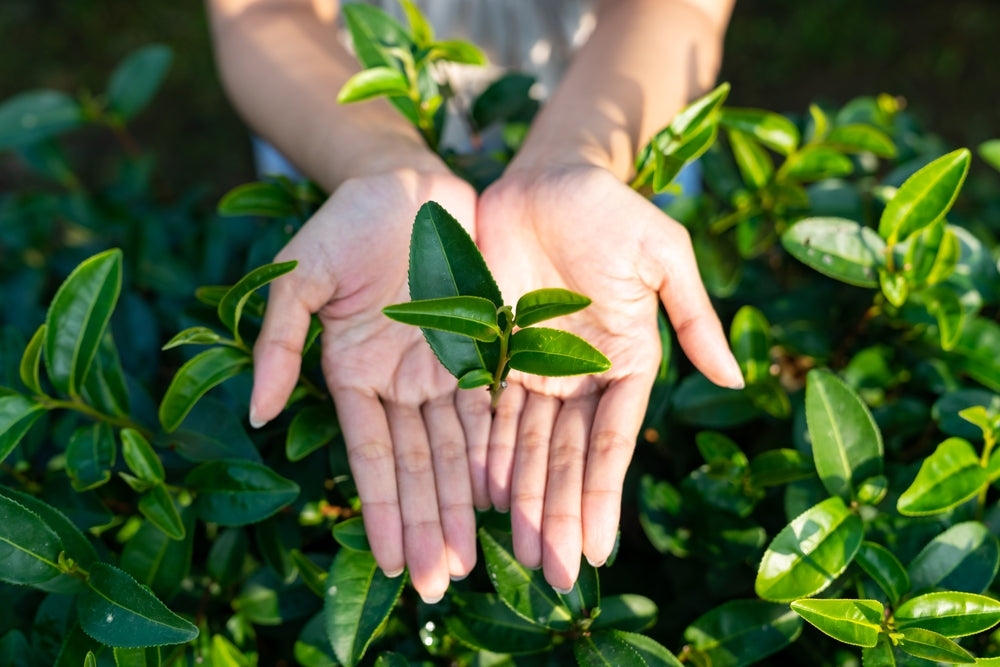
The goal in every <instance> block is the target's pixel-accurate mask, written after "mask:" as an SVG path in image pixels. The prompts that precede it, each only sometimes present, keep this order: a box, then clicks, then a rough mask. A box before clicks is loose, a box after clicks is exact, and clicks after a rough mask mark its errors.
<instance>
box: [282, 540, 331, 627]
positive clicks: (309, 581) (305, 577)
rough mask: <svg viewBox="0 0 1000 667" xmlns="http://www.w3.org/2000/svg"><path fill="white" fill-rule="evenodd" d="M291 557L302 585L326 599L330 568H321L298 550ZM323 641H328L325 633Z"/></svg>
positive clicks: (290, 553) (290, 554)
mask: <svg viewBox="0 0 1000 667" xmlns="http://www.w3.org/2000/svg"><path fill="white" fill-rule="evenodd" d="M289 556H290V557H291V560H292V563H293V564H294V566H295V568H296V569H297V570H298V573H299V576H300V577H302V583H304V584H305V585H306V586H307V587H308V588H309V590H311V591H312V592H313V593H315V594H316V595H318V596H319V597H324V596H325V595H326V580H327V579H328V578H329V577H330V573H329V572H328V571H327V570H328V568H322V567H320V566H319V565H317V564H316V563H315V562H314V561H313V559H312V558H310V557H308V556H306V555H305V554H304V553H302V552H301V551H299V550H298V549H292V550H291V551H289ZM323 640H324V641H326V632H324V633H323Z"/></svg>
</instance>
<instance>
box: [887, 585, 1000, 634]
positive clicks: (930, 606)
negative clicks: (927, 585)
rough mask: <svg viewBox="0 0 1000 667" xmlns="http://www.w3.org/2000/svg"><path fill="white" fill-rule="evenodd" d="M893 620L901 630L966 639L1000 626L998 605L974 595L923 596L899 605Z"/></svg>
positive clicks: (941, 593)
mask: <svg viewBox="0 0 1000 667" xmlns="http://www.w3.org/2000/svg"><path fill="white" fill-rule="evenodd" d="M893 618H894V619H895V621H896V627H898V628H899V629H901V630H902V629H905V628H923V629H924V630H930V631H932V632H937V633H940V634H942V635H944V636H945V637H965V636H967V635H974V634H978V633H980V632H984V631H986V630H989V629H990V628H992V627H993V626H994V625H996V624H997V623H998V622H1000V602H997V601H996V600H994V599H993V598H989V597H986V596H985V595H976V594H975V593H958V592H953V591H944V592H940V593H926V594H924V595H918V596H917V597H914V598H910V599H909V600H907V601H906V602H904V603H903V604H901V605H900V606H899V607H898V608H897V609H896V613H895V614H893Z"/></svg>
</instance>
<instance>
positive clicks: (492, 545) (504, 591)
mask: <svg viewBox="0 0 1000 667" xmlns="http://www.w3.org/2000/svg"><path fill="white" fill-rule="evenodd" d="M479 543H480V545H481V546H482V549H483V556H484V558H485V559H486V570H487V572H489V574H490V579H491V581H492V583H493V587H494V588H496V591H497V593H499V594H500V599H501V600H503V602H504V603H505V604H506V605H507V606H508V607H510V608H511V609H512V610H513V611H514V613H515V614H517V615H518V616H520V617H521V618H523V619H525V620H527V621H530V622H531V623H535V624H537V625H541V626H544V627H547V628H551V629H553V630H566V629H568V628H569V627H570V624H571V623H572V620H573V615H572V614H571V613H570V611H569V609H567V608H566V607H565V606H564V605H563V604H562V601H561V600H560V599H559V595H558V594H557V593H556V592H555V591H554V590H552V587H551V586H550V585H549V584H548V582H546V581H545V577H544V575H543V574H542V571H541V570H529V569H528V568H526V567H524V566H523V565H521V564H520V563H519V562H518V561H517V559H516V558H514V553H513V546H512V545H511V542H510V536H509V535H504V534H501V533H497V532H493V531H492V530H490V529H487V528H480V529H479Z"/></svg>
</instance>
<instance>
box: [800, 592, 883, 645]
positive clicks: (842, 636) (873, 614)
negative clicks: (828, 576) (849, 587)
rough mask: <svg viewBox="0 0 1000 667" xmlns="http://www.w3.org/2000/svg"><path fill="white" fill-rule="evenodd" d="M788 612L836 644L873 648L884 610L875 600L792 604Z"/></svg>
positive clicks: (821, 601)
mask: <svg viewBox="0 0 1000 667" xmlns="http://www.w3.org/2000/svg"><path fill="white" fill-rule="evenodd" d="M792 609H793V610H795V612H796V613H797V614H798V615H799V616H801V617H802V618H804V619H806V620H807V621H809V622H810V623H812V624H813V625H814V626H816V627H817V628H819V629H820V630H821V631H822V632H824V633H826V634H828V635H830V636H831V637H833V638H834V639H836V640H837V641H842V642H844V643H845V644H853V645H854V646H869V647H871V646H875V644H877V643H878V636H879V633H880V632H881V631H882V620H883V615H884V614H885V608H884V607H883V606H882V603H881V602H878V601H876V600H840V599H825V600H824V599H815V600H795V601H794V602H792Z"/></svg>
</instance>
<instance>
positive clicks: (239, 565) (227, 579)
mask: <svg viewBox="0 0 1000 667" xmlns="http://www.w3.org/2000/svg"><path fill="white" fill-rule="evenodd" d="M249 547H250V540H249V539H248V538H247V534H246V531H245V530H243V529H242V528H228V529H225V530H223V531H221V532H220V533H219V536H218V537H217V538H216V540H215V541H214V542H213V543H212V548H211V549H210V550H209V552H208V559H207V560H206V567H207V569H208V573H209V574H210V575H211V576H212V577H213V578H214V579H215V581H217V582H218V583H219V585H220V586H223V587H227V586H231V585H232V584H234V583H236V582H237V581H239V580H240V579H241V578H242V577H243V562H244V561H245V560H246V558H247V553H248V551H249Z"/></svg>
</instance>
